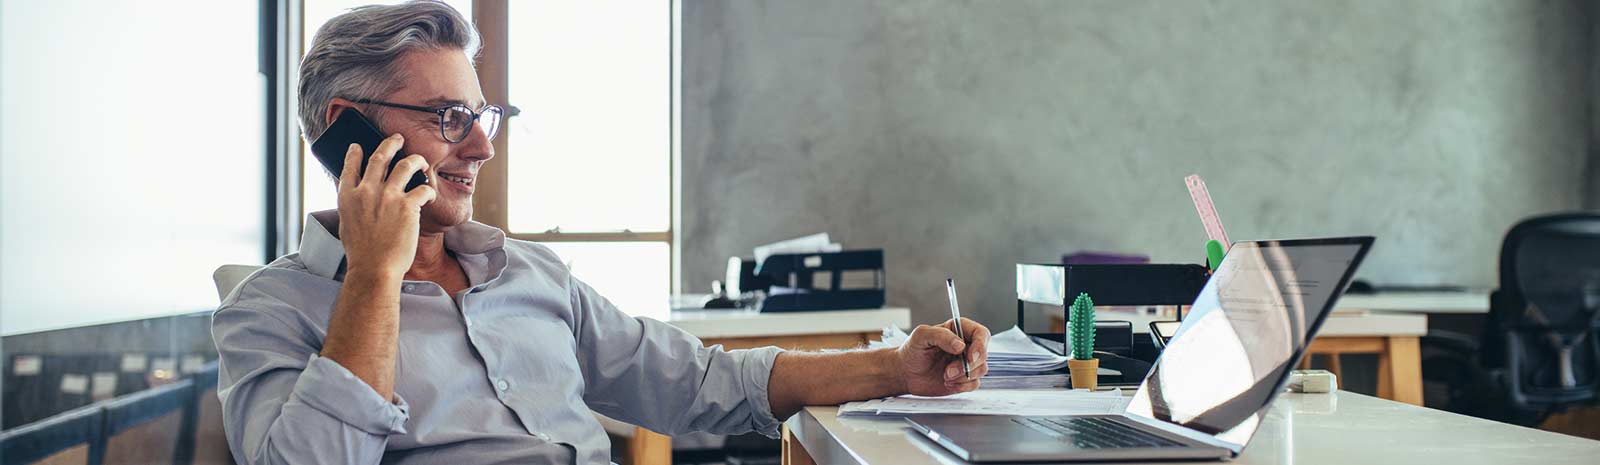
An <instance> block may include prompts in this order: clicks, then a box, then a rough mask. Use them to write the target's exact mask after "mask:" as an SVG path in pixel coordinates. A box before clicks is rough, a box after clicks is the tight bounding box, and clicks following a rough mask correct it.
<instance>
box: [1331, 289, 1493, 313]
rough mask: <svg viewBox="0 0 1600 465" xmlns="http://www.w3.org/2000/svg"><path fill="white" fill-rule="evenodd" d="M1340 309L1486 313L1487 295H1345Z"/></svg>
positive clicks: (1473, 292) (1479, 291)
mask: <svg viewBox="0 0 1600 465" xmlns="http://www.w3.org/2000/svg"><path fill="white" fill-rule="evenodd" d="M1338 308H1340V309H1359V310H1374V311H1383V312H1417V313H1489V291H1487V290H1482V289H1476V290H1467V291H1460V292H1380V293H1377V294H1346V295H1345V296H1344V297H1340V298H1339V307H1338Z"/></svg>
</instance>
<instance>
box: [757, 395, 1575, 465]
mask: <svg viewBox="0 0 1600 465" xmlns="http://www.w3.org/2000/svg"><path fill="white" fill-rule="evenodd" d="M837 411H838V407H808V408H806V409H805V410H804V411H802V412H801V413H799V414H797V415H795V416H794V417H792V418H790V419H789V420H788V421H786V422H784V442H783V447H784V454H783V459H784V463H785V464H787V465H809V464H812V463H820V464H830V465H831V464H855V465H885V464H895V465H923V464H929V465H931V464H962V463H965V462H962V461H961V460H960V459H957V458H955V456H953V455H950V454H949V453H946V452H944V450H943V449H941V448H939V446H938V445H936V444H933V443H932V442H929V441H927V440H925V439H923V438H922V437H921V436H918V435H916V434H915V433H912V432H910V430H909V429H907V428H906V427H905V426H904V423H903V422H902V421H901V420H899V419H896V418H885V417H876V418H857V417H852V418H839V417H837V416H835V415H834V414H835V412H837ZM1596 457H1600V441H1594V440H1589V439H1582V438H1578V437H1574V436H1567V435H1564V434H1558V433H1550V432H1545V431H1539V430H1535V429H1529V428H1523V427H1520V426H1512V425H1507V424H1504V423H1496V422H1492V421H1488V420H1481V419H1477V418H1472V417H1466V416H1461V415H1456V414H1453V413H1449V412H1444V411H1440V410H1433V409H1427V408H1422V407H1416V406H1412V405H1406V404H1402V403H1398V402H1392V401H1387V400H1383V399H1378V398H1374V397H1367V396H1363V395H1360V394H1354V393H1349V392H1343V391H1341V392H1337V393H1333V394H1284V395H1282V396H1280V397H1279V398H1278V400H1277V401H1276V402H1275V403H1274V405H1273V408H1272V410H1271V411H1270V412H1269V413H1268V415H1267V418H1266V420H1265V421H1263V422H1262V426H1261V429H1260V430H1258V431H1257V432H1256V435H1255V437H1254V439H1252V441H1251V443H1250V445H1249V447H1246V448H1245V450H1244V453H1243V454H1241V455H1240V456H1239V458H1238V459H1236V460H1234V461H1233V462H1226V463H1233V464H1244V465H1256V464H1263V465H1264V464H1295V465H1318V464H1340V465H1344V464H1377V465H1382V464H1407V465H1410V464H1419V463H1420V464H1429V463H1444V464H1450V465H1478V464H1482V465H1508V464H1538V465H1565V464H1573V465H1577V464H1593V463H1595V460H1596ZM1200 463H1204V462H1200ZM1217 463H1223V462H1217Z"/></svg>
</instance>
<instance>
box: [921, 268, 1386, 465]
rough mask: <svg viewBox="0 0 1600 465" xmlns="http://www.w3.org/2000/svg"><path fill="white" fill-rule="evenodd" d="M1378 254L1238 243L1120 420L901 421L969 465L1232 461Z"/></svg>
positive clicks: (929, 418)
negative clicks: (1367, 261)
mask: <svg viewBox="0 0 1600 465" xmlns="http://www.w3.org/2000/svg"><path fill="white" fill-rule="evenodd" d="M1371 247H1372V238H1371V237H1345V238H1329V239H1302V240H1283V241H1256V242H1238V243H1235V244H1234V245H1233V248H1232V249H1231V250H1229V251H1228V255H1227V257H1226V258H1225V259H1223V261H1222V263H1221V264H1220V265H1218V267H1217V270H1216V272H1215V273H1213V274H1212V276H1211V279H1210V280H1209V281H1207V282H1206V286H1205V288H1204V289H1203V290H1201V291H1200V295H1199V296H1196V297H1195V301H1194V306H1193V307H1192V308H1191V309H1190V311H1189V314H1188V316H1187V317H1185V319H1184V320H1183V324H1182V325H1180V326H1179V327H1178V331H1177V334H1175V335H1174V336H1173V337H1172V340H1171V341H1169V342H1168V343H1167V348H1166V349H1165V350H1164V351H1163V352H1162V354H1161V358H1160V359H1158V360H1156V363H1155V366H1154V367H1153V368H1152V369H1151V370H1150V373H1149V374H1148V375H1146V376H1145V378H1144V382H1143V383H1142V384H1140V385H1139V391H1138V392H1137V393H1135V394H1134V396H1133V399H1132V401H1131V402H1130V403H1129V404H1128V407H1127V409H1126V410H1124V411H1123V412H1122V413H1121V414H1117V415H1072V416H1039V417H1030V416H1011V415H938V414H929V415H912V416H909V417H907V418H906V420H907V421H908V422H909V423H911V426H912V428H913V429H915V430H916V431H917V432H919V433H921V434H922V435H923V436H926V437H927V438H928V439H931V440H933V441H934V442H936V443H938V444H939V445H941V446H943V447H944V448H945V449H948V450H949V451H950V452H952V453H954V454H955V455H956V456H958V457H960V458H962V459H963V460H967V461H970V462H1036V461H1037V462H1061V461H1104V460H1165V459H1172V460H1226V459H1231V458H1233V457H1236V456H1238V455H1239V453H1240V452H1241V451H1243V450H1244V447H1245V445H1246V444H1249V442H1250V437H1251V436H1252V435H1254V434H1255V431H1256V428H1257V427H1258V426H1260V425H1261V419H1262V417H1263V416H1265V415H1266V411H1267V408H1268V406H1270V405H1271V404H1272V400H1273V399H1274V398H1276V397H1277V396H1278V393H1279V392H1281V391H1282V390H1283V387H1284V383H1286V382H1287V381H1288V379H1289V371H1290V370H1291V369H1292V368H1293V367H1294V366H1295V364H1296V363H1299V361H1300V358H1301V357H1303V356H1304V355H1305V352H1306V346H1307V344H1308V343H1309V342H1310V341H1311V338H1312V337H1313V336H1315V335H1316V333H1317V328H1318V327H1320V326H1321V325H1322V321H1323V319H1324V318H1326V317H1327V315H1328V313H1329V312H1331V311H1332V309H1333V305H1334V302H1335V301H1337V300H1338V298H1339V295H1340V294H1343V293H1344V289H1345V287H1346V286H1348V285H1349V284H1350V279H1351V276H1352V275H1353V274H1355V270H1356V267H1357V266H1359V265H1360V264H1361V259H1362V258H1363V257H1365V256H1366V254H1367V250H1368V249H1370V248H1371Z"/></svg>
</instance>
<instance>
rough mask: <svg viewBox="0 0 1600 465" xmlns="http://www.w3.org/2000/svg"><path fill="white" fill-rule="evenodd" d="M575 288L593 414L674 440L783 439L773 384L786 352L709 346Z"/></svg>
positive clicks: (577, 283) (576, 283)
mask: <svg viewBox="0 0 1600 465" xmlns="http://www.w3.org/2000/svg"><path fill="white" fill-rule="evenodd" d="M570 283H571V286H572V288H571V289H572V305H573V311H574V313H575V314H576V316H577V321H576V324H575V325H574V330H575V332H576V333H577V334H576V340H577V343H578V346H579V347H578V351H577V352H578V358H579V364H580V365H581V368H582V370H583V376H584V385H585V390H584V401H585V402H587V403H588V404H589V407H590V408H591V409H594V410H595V411H597V412H600V413H601V414H604V415H606V416H609V417H612V418H616V419H618V420H622V421H626V422H629V423H632V424H635V425H639V426H643V427H645V428H649V429H650V430H652V431H655V432H658V433H663V434H668V435H672V434H680V433H686V432H692V431H704V432H709V433H716V434H742V433H747V432H751V431H755V432H759V433H761V434H764V435H767V436H769V437H777V436H778V425H779V421H778V420H777V419H776V418H774V417H773V416H772V404H771V402H770V401H768V399H767V382H768V380H769V379H770V378H771V377H772V363H773V360H774V359H776V358H777V356H778V353H780V352H782V350H781V349H778V348H776V347H762V348H757V349H741V350H727V351H725V350H723V349H722V347H721V346H714V347H705V346H704V344H703V343H702V342H701V341H700V339H699V338H696V337H694V335H691V334H689V333H688V332H685V331H683V330H681V329H678V328H676V327H673V326H671V325H668V324H666V323H662V322H660V321H656V320H653V319H649V318H636V317H632V316H629V315H627V314H625V313H623V312H622V311H620V310H618V309H617V308H616V307H615V306H613V305H612V304H611V302H610V301H608V300H606V299H605V298H603V297H601V296H600V295H599V294H598V293H596V292H595V291H594V289H592V288H590V287H589V286H588V285H586V284H584V283H583V282H581V281H578V280H576V279H573V280H571V281H570Z"/></svg>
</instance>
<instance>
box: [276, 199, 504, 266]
mask: <svg viewBox="0 0 1600 465" xmlns="http://www.w3.org/2000/svg"><path fill="white" fill-rule="evenodd" d="M338 231H339V210H323V211H319V212H311V213H310V214H308V215H306V228H305V233H303V234H302V235H301V237H300V260H301V261H302V262H304V263H305V265H306V269H307V270H310V271H311V274H314V275H317V276H321V277H324V278H328V279H332V280H339V279H340V278H342V276H340V275H341V274H343V271H344V243H343V242H340V241H339V236H338V234H337V233H338ZM505 243H506V234H505V232H503V231H501V230H500V228H496V227H493V226H489V225H486V224H483V223H479V222H476V221H468V222H466V223H463V224H461V225H458V226H456V227H454V228H450V230H449V231H445V233H444V246H445V248H447V249H450V250H451V251H453V252H455V253H456V254H457V255H463V254H465V255H481V254H485V253H488V252H490V251H494V250H498V249H501V248H503V247H505Z"/></svg>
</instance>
